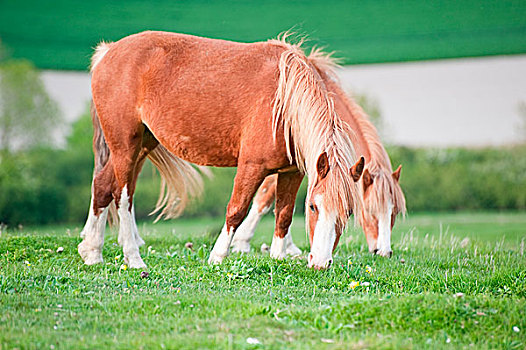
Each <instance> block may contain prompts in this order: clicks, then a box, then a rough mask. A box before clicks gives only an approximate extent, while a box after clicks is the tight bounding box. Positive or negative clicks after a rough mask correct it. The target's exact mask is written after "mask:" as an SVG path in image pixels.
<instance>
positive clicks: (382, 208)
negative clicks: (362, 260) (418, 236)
mask: <svg viewBox="0 0 526 350" xmlns="http://www.w3.org/2000/svg"><path fill="white" fill-rule="evenodd" d="M401 168H402V166H399V167H398V169H396V171H395V172H393V173H392V174H391V173H390V172H385V171H383V170H378V171H376V172H370V171H369V169H365V170H364V171H363V175H362V181H361V182H362V186H363V187H362V190H363V207H362V209H361V211H360V223H361V225H362V227H363V230H364V233H365V237H366V238H367V244H368V245H369V251H370V252H371V253H374V254H378V255H381V256H386V257H391V255H392V254H393V251H392V250H391V231H392V229H393V226H394V224H395V220H396V216H397V215H398V214H399V213H401V212H402V213H403V212H405V199H404V195H403V193H402V189H401V188H400V185H399V183H398V181H399V179H400V170H401Z"/></svg>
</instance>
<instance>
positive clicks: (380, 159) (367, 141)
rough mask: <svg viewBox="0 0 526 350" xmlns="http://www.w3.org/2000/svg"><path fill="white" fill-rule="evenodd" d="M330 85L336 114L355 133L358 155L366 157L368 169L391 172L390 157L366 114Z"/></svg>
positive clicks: (355, 145) (335, 86)
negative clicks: (333, 94) (333, 95)
mask: <svg viewBox="0 0 526 350" xmlns="http://www.w3.org/2000/svg"><path fill="white" fill-rule="evenodd" d="M330 85H331V87H332V90H333V92H334V93H335V107H336V112H337V113H338V114H339V115H340V117H341V118H342V119H343V120H344V121H345V122H346V123H347V124H349V126H350V127H351V129H352V130H353V131H354V135H353V141H354V148H355V150H356V154H357V155H363V156H364V158H365V164H366V167H368V168H370V169H371V168H374V169H378V170H384V171H390V169H391V161H390V160H389V156H388V155H387V152H386V151H385V148H384V146H383V145H382V143H381V141H380V137H379V136H378V133H377V131H376V128H375V127H374V126H373V124H372V123H371V122H370V121H369V118H368V117H367V115H366V113H365V112H364V111H363V109H362V108H361V107H360V106H359V105H358V104H357V103H356V102H354V100H352V99H351V98H349V97H348V96H347V95H346V94H345V92H343V90H342V89H341V88H340V87H338V86H337V85H336V83H334V82H332V83H331V84H330Z"/></svg>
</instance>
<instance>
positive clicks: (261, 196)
mask: <svg viewBox="0 0 526 350" xmlns="http://www.w3.org/2000/svg"><path fill="white" fill-rule="evenodd" d="M276 180H277V175H270V176H267V178H266V179H265V181H263V183H262V184H261V186H260V187H259V190H258V192H257V193H256V196H255V197H254V200H253V201H252V207H251V208H250V211H249V212H248V214H247V217H246V218H245V220H243V222H242V223H241V225H240V226H239V227H238V228H237V230H236V234H235V236H234V239H233V241H232V251H233V252H240V253H248V252H250V240H251V239H252V237H254V233H255V231H256V227H257V225H258V223H259V221H260V220H261V218H262V217H263V216H264V215H265V214H266V213H268V211H269V210H270V207H271V206H272V204H273V203H274V198H276Z"/></svg>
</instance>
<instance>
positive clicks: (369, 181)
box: [362, 169, 374, 192]
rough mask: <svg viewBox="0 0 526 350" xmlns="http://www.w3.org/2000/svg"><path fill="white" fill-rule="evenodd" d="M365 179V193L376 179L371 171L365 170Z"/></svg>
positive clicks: (363, 176)
mask: <svg viewBox="0 0 526 350" xmlns="http://www.w3.org/2000/svg"><path fill="white" fill-rule="evenodd" d="M362 178H363V191H364V192H365V191H366V190H367V188H368V187H369V186H371V185H372V184H373V182H374V178H373V176H372V175H371V173H370V172H369V169H365V171H364V172H363V175H362Z"/></svg>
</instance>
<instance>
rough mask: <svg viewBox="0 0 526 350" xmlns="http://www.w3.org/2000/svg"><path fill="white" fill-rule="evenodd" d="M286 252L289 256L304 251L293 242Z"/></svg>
mask: <svg viewBox="0 0 526 350" xmlns="http://www.w3.org/2000/svg"><path fill="white" fill-rule="evenodd" d="M286 253H287V255H289V256H298V255H301V254H302V253H303V252H302V251H301V249H300V248H298V247H296V245H294V243H293V244H291V245H289V246H288V247H287V250H286Z"/></svg>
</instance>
